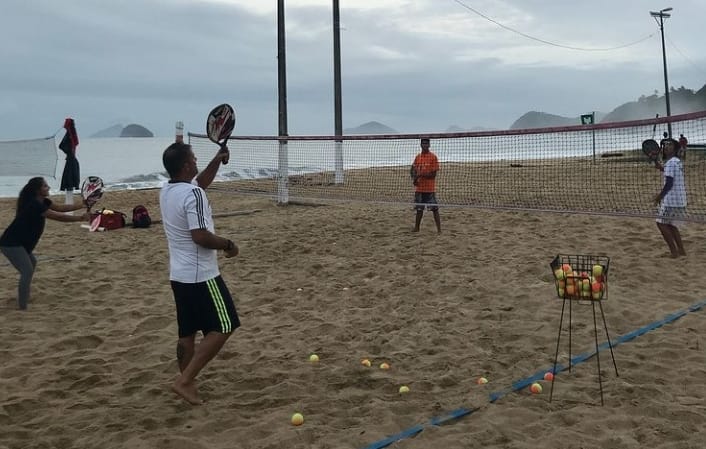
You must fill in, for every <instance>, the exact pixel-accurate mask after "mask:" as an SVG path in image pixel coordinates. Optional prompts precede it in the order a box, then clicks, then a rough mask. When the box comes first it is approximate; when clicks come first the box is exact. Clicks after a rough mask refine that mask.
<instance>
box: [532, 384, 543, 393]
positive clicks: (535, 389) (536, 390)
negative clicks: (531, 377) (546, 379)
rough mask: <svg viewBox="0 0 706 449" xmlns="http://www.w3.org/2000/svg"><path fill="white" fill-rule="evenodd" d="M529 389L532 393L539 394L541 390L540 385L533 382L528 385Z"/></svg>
mask: <svg viewBox="0 0 706 449" xmlns="http://www.w3.org/2000/svg"><path fill="white" fill-rule="evenodd" d="M530 391H531V392H532V393H534V394H539V393H541V392H542V385H540V384H538V383H537V382H535V383H533V384H532V385H531V386H530Z"/></svg>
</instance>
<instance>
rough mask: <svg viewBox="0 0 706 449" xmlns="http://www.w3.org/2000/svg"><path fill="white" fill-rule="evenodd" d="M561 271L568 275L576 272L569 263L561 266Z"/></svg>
mask: <svg viewBox="0 0 706 449" xmlns="http://www.w3.org/2000/svg"><path fill="white" fill-rule="evenodd" d="M561 269H562V270H564V272H566V273H573V271H574V269H573V268H571V265H569V264H568V263H565V264H563V265H562V266H561Z"/></svg>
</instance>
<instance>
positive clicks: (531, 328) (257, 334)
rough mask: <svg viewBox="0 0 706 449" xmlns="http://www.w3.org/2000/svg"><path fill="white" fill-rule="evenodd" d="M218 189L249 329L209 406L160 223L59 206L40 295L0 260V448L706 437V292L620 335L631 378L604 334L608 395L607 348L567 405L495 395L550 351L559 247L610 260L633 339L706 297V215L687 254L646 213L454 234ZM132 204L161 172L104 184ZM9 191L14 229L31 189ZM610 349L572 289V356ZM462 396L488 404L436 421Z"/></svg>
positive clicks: (394, 212)
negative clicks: (186, 360) (186, 356)
mask: <svg viewBox="0 0 706 449" xmlns="http://www.w3.org/2000/svg"><path fill="white" fill-rule="evenodd" d="M209 195H210V198H211V201H212V205H213V210H214V213H222V212H235V211H241V212H242V214H237V215H230V216H225V217H220V218H217V219H216V227H217V231H218V232H219V233H220V234H223V235H227V236H230V237H231V238H232V239H233V240H235V241H236V242H237V243H238V245H239V246H240V251H241V254H240V256H239V257H237V258H236V260H226V259H221V272H222V275H223V277H224V279H225V280H226V283H227V284H228V285H229V287H230V289H231V292H232V293H233V296H234V298H235V301H236V306H237V308H238V311H239V314H240V317H241V321H242V327H241V328H240V329H238V330H237V331H236V333H235V335H234V336H233V338H231V339H230V341H229V342H228V343H227V344H226V346H225V347H224V349H223V351H222V352H221V353H220V355H219V356H218V357H217V358H216V359H215V360H214V361H213V362H212V363H211V364H210V365H209V366H208V367H207V368H206V369H205V371H204V372H203V373H202V375H201V376H200V385H201V387H200V388H201V392H202V396H203V397H204V399H205V400H206V404H204V405H202V406H198V407H193V406H190V405H188V404H187V403H185V402H184V401H183V400H180V399H179V398H178V397H176V396H175V395H174V394H173V393H172V392H171V391H170V390H169V386H170V384H171V382H172V381H173V379H174V377H175V375H176V373H177V371H178V369H177V365H176V361H175V354H174V349H175V342H176V319H175V311H174V305H173V299H172V295H171V290H170V288H169V282H168V267H167V264H168V260H167V247H166V240H165V237H164V233H163V231H162V228H161V225H155V226H152V227H151V228H149V229H131V228H126V229H121V230H116V231H109V232H103V233H100V232H98V233H89V232H88V231H87V230H86V229H83V228H81V227H80V226H79V225H78V224H75V223H69V224H63V223H57V222H48V223H47V228H46V231H45V234H44V236H43V238H42V240H41V241H40V243H39V245H38V247H37V249H36V254H37V255H38V256H39V257H38V258H39V265H38V268H37V271H36V273H35V277H34V282H33V285H32V299H31V302H30V306H29V311H28V312H20V311H18V310H16V282H17V274H16V272H15V270H14V269H13V268H12V267H11V266H9V264H8V263H7V261H6V260H5V259H4V258H2V259H0V279H2V283H0V305H2V308H1V309H0V339H1V340H2V341H3V345H2V346H1V347H0V356H1V358H2V364H0V448H3V449H5V448H7V449H19V448H23V449H24V448H101V449H112V448H128V447H129V448H145V449H147V448H150V449H154V448H159V449H180V448H183V449H186V448H189V449H194V448H203V449H206V448H208V449H226V448H235V447H237V448H243V449H256V448H257V449H260V448H268V449H274V448H321V449H323V448H337V449H338V448H365V447H368V446H369V445H373V444H376V442H380V441H381V440H384V439H385V438H387V437H390V436H392V435H395V434H398V433H400V432H402V431H405V430H407V429H410V428H412V427H413V426H415V425H420V424H421V425H423V430H422V431H421V432H419V433H418V434H417V435H416V436H414V437H412V438H407V439H403V440H401V441H399V442H396V443H394V444H393V445H392V446H391V447H395V448H404V449H417V448H419V449H421V448H442V447H443V448H447V449H452V448H459V449H460V448H484V449H495V448H497V449H500V448H513V449H524V448H527V449H529V448H538V447H557V448H573V449H579V448H583V449H588V448H591V449H592V448H614V449H627V448H640V449H644V448H656V449H667V448H669V449H674V448H701V447H704V442H705V441H706V430H705V428H704V424H705V423H706V342H705V341H704V335H706V309H705V310H698V311H693V312H690V313H686V314H685V315H684V316H683V317H681V318H679V319H677V320H674V321H673V322H671V323H669V324H666V325H664V326H662V327H659V328H657V329H655V330H652V331H650V332H647V333H646V334H645V335H642V336H640V337H637V338H635V339H634V340H632V341H629V342H626V343H623V344H621V345H619V346H617V347H616V348H615V349H614V355H615V360H616V364H617V368H618V371H619V376H616V373H615V370H614V367H613V364H612V362H611V358H610V353H609V352H607V351H602V352H601V354H600V355H601V358H600V360H601V367H602V376H603V377H602V380H603V389H604V399H605V405H604V406H601V405H600V395H599V386H598V382H597V369H596V363H595V358H591V359H589V360H587V361H586V362H585V363H582V364H579V365H577V366H575V367H574V369H573V370H572V372H568V371H566V372H562V373H560V374H559V375H557V378H556V381H555V385H554V394H553V400H552V402H549V390H550V384H549V383H547V382H542V384H543V386H544V391H543V393H542V394H539V395H532V394H530V393H529V392H528V391H527V389H522V390H521V391H517V392H509V393H508V394H506V395H504V396H503V397H502V398H501V399H499V400H498V401H495V402H493V403H490V402H489V399H488V398H489V394H490V393H492V392H497V391H504V390H506V389H508V388H510V387H511V385H512V384H513V382H515V381H518V380H520V379H523V378H526V377H527V376H530V375H532V374H534V373H535V372H537V371H538V370H542V369H545V368H548V367H550V366H551V364H552V362H553V359H554V352H555V347H556V346H555V345H556V339H557V334H558V330H559V318H560V314H561V306H562V302H561V300H559V299H557V297H556V292H555V289H554V284H553V278H552V272H551V270H550V269H549V263H550V261H551V260H552V258H553V257H554V256H556V255H557V254H595V255H606V256H609V257H610V259H611V265H610V274H609V283H610V286H609V294H608V297H607V299H606V300H605V301H603V308H604V311H605V316H606V321H607V326H608V329H609V331H610V334H611V337H618V336H620V335H624V334H627V333H629V332H632V331H634V330H635V329H639V328H641V327H643V326H646V325H649V324H650V323H653V322H655V321H658V320H661V319H663V318H665V317H666V316H668V315H670V314H673V313H675V312H678V311H682V310H685V309H686V308H687V307H689V306H691V305H692V304H695V303H698V302H701V301H704V300H705V299H706V280H705V279H704V276H703V270H704V267H706V241H705V240H704V231H705V230H706V229H705V228H704V225H703V224H689V225H688V226H687V227H686V228H684V229H683V231H682V235H683V239H684V244H685V248H686V251H687V253H688V256H687V257H684V258H679V259H671V258H669V257H668V255H669V252H668V249H667V246H666V244H665V243H664V241H663V240H662V238H661V236H660V235H659V231H658V230H657V228H656V227H655V224H654V221H653V220H651V219H645V218H616V217H604V216H588V215H569V214H558V213H537V212H512V211H489V210H482V209H467V208H463V209H462V208H444V209H442V211H441V216H442V225H443V229H444V232H443V233H442V234H441V235H437V234H436V233H435V230H434V226H433V221H432V219H431V216H430V214H425V217H424V221H423V222H422V230H421V232H420V233H419V234H414V233H412V232H410V231H411V228H412V225H413V220H414V212H413V210H412V208H411V207H410V206H384V205H372V204H366V203H346V202H337V203H333V204H328V205H290V206H287V207H280V206H277V205H276V204H274V202H272V201H271V200H270V199H267V198H262V197H257V196H247V195H236V194H232V193H224V192H212V193H210V194H209ZM53 199H54V200H55V201H59V202H63V198H61V197H54V198H53ZM137 204H144V205H146V206H147V208H148V209H149V211H150V213H151V215H152V217H153V219H157V220H158V219H159V218H160V216H159V207H158V191H157V190H145V191H122V192H109V193H108V194H106V196H105V197H104V199H103V200H102V201H101V205H102V206H105V207H108V208H112V209H116V210H122V211H124V212H126V213H127V214H128V215H129V214H130V211H131V210H132V207H133V206H135V205H137ZM0 209H1V212H0V225H1V226H2V228H4V227H6V226H7V225H8V224H9V222H10V220H11V218H12V216H13V214H14V200H13V199H3V200H1V201H0ZM599 331H602V330H601V329H600V327H599ZM567 336H568V327H566V326H565V329H564V333H563V334H562V345H561V348H560V351H559V354H560V362H562V363H566V361H567V360H568V341H567V340H566V339H565V338H566V337H567ZM603 341H605V335H604V334H603V333H599V342H603ZM593 347H594V335H593V317H592V315H591V307H590V305H589V306H587V305H583V304H576V305H574V308H573V333H572V353H573V354H578V353H580V352H584V351H588V350H591V349H592V348H593ZM312 353H316V354H317V355H318V356H319V357H320V360H319V362H318V363H311V362H309V361H308V357H309V355H310V354H312ZM364 358H367V359H370V360H371V362H372V366H371V367H365V366H363V365H361V359H364ZM382 362H386V363H389V365H390V369H389V370H381V369H380V368H379V365H380V363H382ZM480 376H485V377H487V378H488V380H489V382H488V384H486V385H477V384H476V379H477V378H478V377H480ZM401 385H407V386H408V387H409V389H410V392H409V393H407V394H404V395H401V394H399V393H398V389H399V387H400V386H401ZM460 407H466V408H477V410H476V411H475V412H474V413H472V414H470V415H468V416H465V417H462V418H459V419H456V420H451V421H450V422H449V423H447V424H445V425H442V426H433V425H429V424H428V423H429V420H430V419H432V418H433V417H436V416H440V415H443V414H444V413H447V412H449V411H452V410H455V409H458V408H460ZM294 412H300V413H302V414H303V415H304V419H305V422H304V424H303V425H301V426H299V427H295V426H292V425H291V424H290V416H291V415H292V413H294Z"/></svg>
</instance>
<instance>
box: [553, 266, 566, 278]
mask: <svg viewBox="0 0 706 449" xmlns="http://www.w3.org/2000/svg"><path fill="white" fill-rule="evenodd" d="M554 277H555V278H557V280H561V279H564V278H565V277H566V273H564V270H562V269H561V268H557V269H556V270H554Z"/></svg>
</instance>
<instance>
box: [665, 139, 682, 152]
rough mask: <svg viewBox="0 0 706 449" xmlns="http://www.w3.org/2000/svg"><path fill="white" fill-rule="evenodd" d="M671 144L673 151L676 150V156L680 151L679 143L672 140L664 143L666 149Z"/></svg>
mask: <svg viewBox="0 0 706 449" xmlns="http://www.w3.org/2000/svg"><path fill="white" fill-rule="evenodd" d="M670 143H671V144H672V149H673V150H674V154H675V155H676V153H677V150H679V141H678V140H676V139H672V138H669V139H666V140H665V141H664V147H665V148H667V145H668V144H670Z"/></svg>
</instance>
